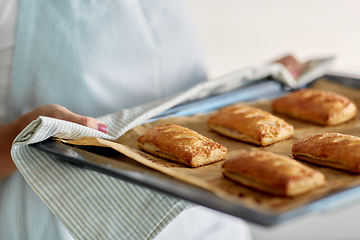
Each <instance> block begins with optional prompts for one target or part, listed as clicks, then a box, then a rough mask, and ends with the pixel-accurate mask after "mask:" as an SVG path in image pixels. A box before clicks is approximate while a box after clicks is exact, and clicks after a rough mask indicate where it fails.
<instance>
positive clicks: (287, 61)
mask: <svg viewBox="0 0 360 240" xmlns="http://www.w3.org/2000/svg"><path fill="white" fill-rule="evenodd" d="M275 62H278V63H281V64H282V65H284V66H285V67H286V68H287V69H288V70H289V72H290V73H291V74H292V75H293V77H294V78H295V79H297V77H298V76H299V75H300V74H301V70H302V67H303V65H304V64H302V63H301V62H299V61H298V60H297V59H296V58H294V57H293V56H291V55H288V56H285V57H283V58H281V59H279V60H277V61H275Z"/></svg>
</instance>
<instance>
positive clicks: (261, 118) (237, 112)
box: [208, 107, 294, 146]
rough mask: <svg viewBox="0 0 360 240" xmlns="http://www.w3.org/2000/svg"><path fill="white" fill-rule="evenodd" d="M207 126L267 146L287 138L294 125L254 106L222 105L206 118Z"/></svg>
mask: <svg viewBox="0 0 360 240" xmlns="http://www.w3.org/2000/svg"><path fill="white" fill-rule="evenodd" d="M208 127H209V128H210V129H212V130H214V131H216V132H218V133H220V134H223V135H225V136H228V137H231V138H234V139H238V140H241V141H244V142H249V143H254V144H256V145H259V146H267V145H270V144H273V143H275V142H280V141H283V140H285V139H289V138H291V137H292V136H293V135H294V127H293V126H291V125H290V124H288V123H287V122H285V121H284V120H282V119H280V118H278V117H275V116H274V115H272V114H270V113H268V112H265V111H263V110H261V109H258V108H254V107H224V108H221V109H220V110H219V111H218V112H217V113H216V114H215V115H214V116H212V117H211V118H210V119H209V120H208Z"/></svg>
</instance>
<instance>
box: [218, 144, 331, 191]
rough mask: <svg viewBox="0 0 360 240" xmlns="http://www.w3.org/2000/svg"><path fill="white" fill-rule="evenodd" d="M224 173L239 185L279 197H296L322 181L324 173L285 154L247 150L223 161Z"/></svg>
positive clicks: (322, 182) (323, 180)
mask: <svg viewBox="0 0 360 240" xmlns="http://www.w3.org/2000/svg"><path fill="white" fill-rule="evenodd" d="M222 168H223V169H224V176H225V177H227V178H229V179H231V180H233V181H236V182H238V183H240V184H243V185H246V186H249V187H252V188H255V189H258V190H261V191H265V192H268V193H272V194H275V195H283V196H296V195H299V194H302V193H304V192H307V191H310V190H311V189H314V188H316V187H319V186H322V185H323V184H324V183H325V176H324V174H322V173H321V172H319V171H316V170H314V169H312V168H309V167H307V166H305V165H303V164H301V163H299V162H297V161H296V160H294V159H291V158H289V157H285V156H281V155H277V154H274V153H272V152H268V151H251V152H246V153H244V154H241V155H238V156H235V157H233V158H231V159H229V160H226V161H225V162H224V163H223V165H222Z"/></svg>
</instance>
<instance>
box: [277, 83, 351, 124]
mask: <svg viewBox="0 0 360 240" xmlns="http://www.w3.org/2000/svg"><path fill="white" fill-rule="evenodd" d="M272 107H273V110H274V111H276V112H279V113H282V114H284V115H286V116H289V117H293V118H296V119H300V120H304V121H308V122H312V123H316V124H320V125H336V124H340V123H343V122H346V121H348V120H350V119H352V118H354V117H355V116H356V114H357V107H356V105H355V103H354V102H353V101H351V100H349V99H348V98H346V97H344V96H342V95H340V94H337V93H333V92H327V91H323V90H317V89H301V90H298V91H295V92H293V93H290V94H288V95H285V96H284V97H281V98H278V99H276V100H274V101H273V105H272Z"/></svg>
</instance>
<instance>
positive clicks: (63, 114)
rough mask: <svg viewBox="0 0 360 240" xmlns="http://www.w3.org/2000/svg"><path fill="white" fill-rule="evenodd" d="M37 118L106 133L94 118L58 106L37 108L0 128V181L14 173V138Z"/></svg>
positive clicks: (105, 128) (103, 127)
mask: <svg viewBox="0 0 360 240" xmlns="http://www.w3.org/2000/svg"><path fill="white" fill-rule="evenodd" d="M39 116H46V117H52V118H57V119H61V120H66V121H70V122H74V123H78V124H81V125H84V126H87V127H90V128H93V129H96V130H99V131H101V132H104V133H107V130H108V129H107V127H106V125H105V124H103V123H101V122H99V121H98V120H96V119H95V118H91V117H84V116H80V115H78V114H75V113H73V112H71V111H69V110H68V109H66V108H65V107H62V106H59V105H54V104H52V105H45V106H42V107H39V108H37V109H35V110H33V111H31V112H29V113H27V114H25V115H23V116H22V117H20V118H19V119H17V120H16V121H14V122H11V123H9V124H7V125H4V126H1V127H0V180H1V179H3V178H5V177H7V176H9V175H10V174H11V173H13V172H14V171H16V166H15V164H14V162H13V161H12V159H11V155H10V150H11V146H12V143H13V141H14V139H15V137H16V136H17V135H18V134H19V133H20V132H21V131H22V130H23V129H24V128H25V127H26V126H27V125H28V124H29V123H31V122H32V121H33V120H35V119H37V118H38V117H39Z"/></svg>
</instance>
